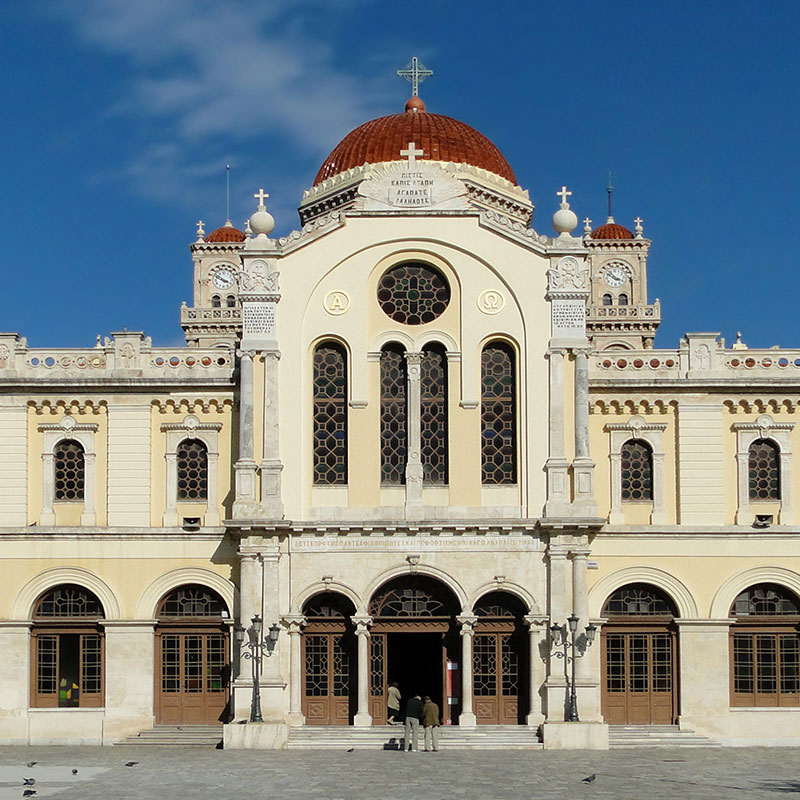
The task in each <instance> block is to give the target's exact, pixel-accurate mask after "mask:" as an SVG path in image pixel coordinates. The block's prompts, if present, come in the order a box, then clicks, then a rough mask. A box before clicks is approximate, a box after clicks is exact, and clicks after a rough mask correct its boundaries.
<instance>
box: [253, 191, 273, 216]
mask: <svg viewBox="0 0 800 800" xmlns="http://www.w3.org/2000/svg"><path fill="white" fill-rule="evenodd" d="M253 197H255V198H256V200H258V209H259V211H261V210H264V209H266V205H264V201H265V200H266V199H267V198H268V197H269V195H268V194H267V193H266V192H265V191H264V190H263V189H259V190H258V191H257V192H256V193H255V194H254V195H253Z"/></svg>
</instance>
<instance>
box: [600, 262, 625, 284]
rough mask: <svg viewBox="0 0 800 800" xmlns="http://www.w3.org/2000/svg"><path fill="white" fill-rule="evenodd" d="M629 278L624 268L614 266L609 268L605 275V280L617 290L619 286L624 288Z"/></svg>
mask: <svg viewBox="0 0 800 800" xmlns="http://www.w3.org/2000/svg"><path fill="white" fill-rule="evenodd" d="M627 277H628V275H627V273H626V272H625V269H624V268H623V267H618V266H613V267H609V268H608V269H607V270H606V271H605V272H604V273H603V280H604V281H605V282H606V283H607V284H608V285H609V286H610V287H611V288H612V289H616V288H617V287H618V286H622V284H623V283H625V280H626V278H627Z"/></svg>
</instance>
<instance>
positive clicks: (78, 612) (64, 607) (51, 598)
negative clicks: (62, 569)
mask: <svg viewBox="0 0 800 800" xmlns="http://www.w3.org/2000/svg"><path fill="white" fill-rule="evenodd" d="M33 616H34V619H36V618H39V619H41V618H51V617H62V618H63V617H83V618H86V617H91V618H95V619H98V618H99V619H102V618H103V616H104V613H103V606H102V604H101V603H100V601H99V600H98V599H97V598H96V597H95V596H94V595H93V594H92V593H91V592H90V591H89V590H88V589H84V588H83V587H82V586H75V585H74V584H69V583H67V584H63V585H61V586H56V587H55V588H54V589H50V591H48V592H46V593H45V594H43V595H42V596H41V597H40V598H39V602H38V603H37V604H36V608H35V609H34V612H33Z"/></svg>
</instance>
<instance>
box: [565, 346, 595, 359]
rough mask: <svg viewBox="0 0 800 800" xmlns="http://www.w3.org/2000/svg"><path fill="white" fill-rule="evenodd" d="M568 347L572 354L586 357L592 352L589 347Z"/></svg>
mask: <svg viewBox="0 0 800 800" xmlns="http://www.w3.org/2000/svg"><path fill="white" fill-rule="evenodd" d="M569 349H570V352H571V353H572V355H574V356H583V357H584V358H588V357H589V356H590V355H591V354H592V348H591V347H570V348H569Z"/></svg>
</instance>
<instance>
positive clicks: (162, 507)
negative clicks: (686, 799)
mask: <svg viewBox="0 0 800 800" xmlns="http://www.w3.org/2000/svg"><path fill="white" fill-rule="evenodd" d="M491 133H492V135H494V136H497V138H498V139H499V138H501V137H502V130H497V131H492V132H491ZM332 144H333V142H332ZM526 177H529V176H526ZM566 177H568V176H565V178H566ZM521 182H524V181H520V180H519V179H518V177H517V176H516V175H515V173H514V171H513V169H512V166H511V165H510V164H509V163H508V162H507V161H506V159H505V158H504V156H503V154H502V153H501V151H500V150H499V149H498V148H497V147H496V146H495V145H494V144H493V143H492V142H491V141H490V140H489V139H488V138H486V136H484V135H483V134H481V133H479V132H478V131H476V130H474V129H473V128H471V127H470V126H469V125H466V124H464V123H463V122H459V121H458V120H455V119H451V118H449V117H446V116H442V115H440V114H437V113H434V112H433V111H428V110H427V109H426V107H425V104H424V103H423V101H422V100H421V99H420V98H419V97H418V96H417V93H416V91H415V92H414V96H412V98H411V99H410V100H409V101H408V102H407V103H406V106H405V108H404V109H403V110H402V111H401V113H394V114H389V115H388V116H384V117H381V118H379V119H374V120H371V121H369V122H366V123H365V124H363V125H361V126H360V127H358V128H356V129H355V130H354V131H352V132H351V133H349V134H348V135H347V136H346V137H345V138H344V139H343V140H342V141H341V142H340V143H339V144H337V145H336V146H335V147H334V148H333V150H332V151H331V153H330V155H329V156H328V158H327V159H326V160H325V162H324V163H323V164H322V165H321V167H320V169H319V172H318V173H317V175H316V178H315V179H314V182H313V185H312V186H310V187H309V188H308V190H307V191H306V192H305V193H304V195H303V197H302V199H301V201H300V204H299V217H300V227H299V229H298V230H295V231H293V232H292V233H290V234H288V235H286V236H280V237H276V236H273V227H274V220H273V218H272V216H271V215H270V213H269V212H268V210H267V207H266V199H267V195H266V193H265V192H263V191H261V190H259V191H258V192H257V193H256V196H255V198H256V202H255V203H254V206H256V207H255V210H254V211H253V214H252V216H251V217H250V218H249V221H248V223H247V225H246V229H245V230H239V229H237V228H236V227H234V226H233V225H232V224H231V223H230V222H226V223H225V224H224V225H223V226H222V227H218V228H216V229H215V230H212V231H211V232H210V233H206V232H205V229H204V227H203V225H202V224H198V229H197V235H196V240H195V241H194V242H193V243H192V244H191V246H190V251H191V259H192V268H193V270H194V280H193V287H194V296H193V300H192V303H191V305H188V306H187V305H184V306H183V307H182V308H181V309H180V324H181V326H182V328H183V330H184V332H185V337H186V346H185V347H171V348H170V347H158V346H154V345H153V344H152V342H151V340H150V339H149V338H148V337H147V336H146V335H145V333H142V332H137V331H128V330H123V331H118V332H115V333H112V334H111V335H110V336H109V337H108V338H106V339H104V340H103V341H100V340H98V342H97V343H96V345H95V346H92V347H86V348H83V349H68V348H30V347H28V345H27V343H26V340H25V339H24V338H23V337H22V336H20V335H19V334H17V333H2V334H0V565H1V566H2V575H3V581H2V587H1V588H0V645H1V646H2V652H3V654H4V666H5V670H4V672H5V676H4V680H3V682H2V684H1V685H0V740H2V741H4V742H8V743H17V744H24V743H69V744H81V743H97V744H112V743H114V742H119V741H121V740H123V739H125V737H129V736H134V735H136V734H138V733H139V732H142V731H148V730H150V729H154V728H156V729H167V728H169V727H170V726H172V727H173V728H174V727H175V726H193V725H196V726H218V733H219V737H220V738H223V737H224V742H225V746H226V747H231V748H236V747H254V748H282V747H286V746H290V747H291V746H303V744H304V743H305V744H307V745H308V746H314V742H315V738H314V737H315V736H317V737H320V736H323V734H324V735H325V736H330V735H331V733H332V732H337V731H338V732H340V734H341V735H342V736H344V735H346V734H347V733H348V728H350V729H352V730H354V731H355V730H357V731H360V732H365V736H366V734H367V733H369V732H372V733H373V734H374V737H375V738H373V739H369V738H368V737H367V738H365V739H364V741H375V742H380V741H383V740H382V739H381V737H382V736H384V735H388V734H386V732H387V731H392V730H394V729H390V728H388V727H387V728H384V727H383V726H384V725H385V723H386V722H387V707H386V697H387V688H388V686H389V684H390V683H392V682H396V683H398V684H399V688H400V691H401V694H402V695H403V697H404V698H407V697H408V696H410V695H411V694H414V693H417V692H419V693H422V694H429V695H431V696H432V697H433V698H434V699H435V700H436V701H437V702H438V704H439V706H440V708H441V710H442V714H443V719H444V723H445V725H446V726H448V727H447V728H446V732H445V734H444V736H443V746H444V747H446V746H447V738H448V736H456V735H460V736H466V735H468V734H469V733H470V732H480V730H481V728H482V726H487V725H489V726H493V727H492V730H493V731H496V732H498V735H500V734H502V732H503V731H510V732H511V733H512V734H514V735H515V736H518V737H519V736H524V737H527V739H526V741H528V742H529V743H530V745H531V746H540V745H539V743H540V742H541V743H542V744H543V746H544V747H551V748H576V747H587V748H599V749H603V748H607V747H608V746H609V742H610V743H611V745H612V746H613V745H614V744H615V743H619V742H620V741H621V739H620V736H621V732H622V731H624V732H626V735H629V736H630V735H631V733H630V732H631V730H632V729H633V726H639V727H638V728H637V729H636V730H639V731H641V736H642V737H647V736H650V735H656V734H657V733H659V735H662V736H673V737H676V739H680V737H681V736H684V737H688V738H692V737H696V738H698V739H699V738H700V737H706V739H709V740H713V741H715V742H718V743H720V744H732V745H744V744H795V745H796V744H798V743H799V742H800V735H798V733H797V731H798V727H797V721H798V719H800V718H796V717H795V714H800V635H799V634H798V630H799V628H798V626H799V625H800V527H798V524H797V520H796V515H795V512H794V508H793V499H792V498H793V494H795V493H796V492H797V491H798V490H795V489H794V486H795V484H796V481H795V480H794V479H793V463H792V451H793V449H797V450H798V451H800V443H799V442H798V435H800V431H796V430H795V416H796V411H797V407H798V403H799V402H800V400H798V397H800V394H798V384H800V352H798V351H784V350H779V349H770V350H752V349H747V348H746V346H745V345H744V344H742V343H741V342H738V341H737V343H736V344H734V345H733V346H732V347H729V346H727V345H726V343H725V341H724V340H723V339H721V338H720V336H719V334H718V333H714V332H701V333H687V334H686V335H685V337H684V338H683V339H681V341H680V342H679V343H678V345H677V347H674V348H672V349H656V348H655V347H654V337H655V334H656V330H657V328H658V325H659V321H660V318H661V309H660V306H659V303H658V301H655V302H654V303H653V302H650V300H649V298H648V293H647V260H648V255H649V250H650V246H651V242H650V240H649V239H647V238H646V237H645V233H644V229H643V225H642V221H641V220H640V219H637V220H635V221H634V222H633V223H632V224H631V227H626V226H625V225H622V224H620V223H618V222H616V221H615V220H614V219H613V218H611V217H609V219H608V220H607V221H606V222H605V223H604V224H601V225H599V226H596V227H592V225H591V221H590V220H588V219H587V220H585V221H584V223H583V227H581V224H580V223H579V221H578V218H577V216H576V214H575V213H574V211H573V210H572V208H571V207H570V206H571V202H574V201H575V198H572V196H571V192H570V191H569V190H568V189H567V188H566V187H564V188H561V190H560V191H558V192H556V189H558V187H552V193H551V192H547V193H545V194H544V196H542V197H537V198H531V197H530V196H529V194H528V192H527V191H526V190H525V189H524V188H523V187H522V186H521V185H520V184H521ZM534 199H535V200H536V201H537V203H538V204H539V205H540V207H541V208H542V209H543V210H542V212H541V214H536V215H534ZM553 212H555V213H553ZM551 216H552V227H553V228H554V232H553V233H550V232H548V231H549V228H550V225H551ZM795 370H798V372H797V374H795ZM794 472H795V474H798V473H800V470H798V469H797V468H796V467H794ZM254 678H255V680H254ZM256 689H257V691H256ZM255 700H258V702H255ZM259 706H260V708H259ZM259 712H260V713H259ZM259 717H260V718H261V719H262V720H263V721H262V722H258V721H251V720H252V719H255V720H258V719H259ZM636 730H634V735H635V733H636ZM319 741H321V740H319ZM515 741H516V740H515Z"/></svg>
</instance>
